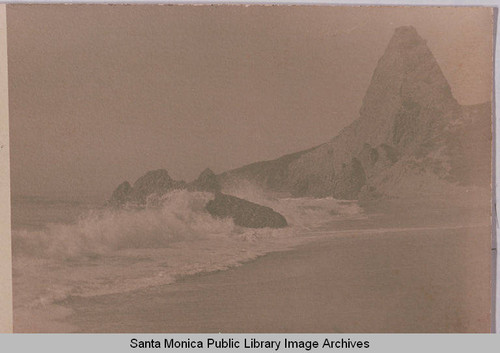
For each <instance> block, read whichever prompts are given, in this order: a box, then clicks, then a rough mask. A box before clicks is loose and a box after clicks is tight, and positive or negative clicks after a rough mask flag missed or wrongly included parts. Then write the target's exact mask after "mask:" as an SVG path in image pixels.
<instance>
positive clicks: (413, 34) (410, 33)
mask: <svg viewBox="0 0 500 353" xmlns="http://www.w3.org/2000/svg"><path fill="white" fill-rule="evenodd" d="M419 44H425V40H423V39H422V37H420V36H419V35H418V33H417V30H416V29H415V27H413V26H401V27H398V28H396V29H395V30H394V35H393V36H392V39H391V41H390V44H389V46H397V47H401V48H404V47H409V46H413V45H419Z"/></svg>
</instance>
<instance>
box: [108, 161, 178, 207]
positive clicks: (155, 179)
mask: <svg viewBox="0 0 500 353" xmlns="http://www.w3.org/2000/svg"><path fill="white" fill-rule="evenodd" d="M185 187H186V183H184V182H183V181H177V180H174V179H172V178H171V177H170V175H168V172H167V171H166V170H165V169H158V170H152V171H149V172H147V173H146V174H144V175H143V176H142V177H140V178H139V179H137V181H136V182H135V183H134V186H133V187H132V186H130V184H129V183H128V182H127V181H125V182H123V183H121V184H120V185H119V186H118V187H117V188H116V189H115V191H113V194H112V195H111V199H110V201H109V202H110V204H112V205H114V206H120V205H123V204H125V203H127V202H131V203H135V204H145V203H146V201H147V199H148V197H149V196H150V195H156V196H161V195H164V194H165V193H167V192H169V191H171V190H174V189H183V188H185Z"/></svg>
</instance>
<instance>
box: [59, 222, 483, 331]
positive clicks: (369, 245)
mask: <svg viewBox="0 0 500 353" xmlns="http://www.w3.org/2000/svg"><path fill="white" fill-rule="evenodd" d="M488 231H489V230H488V228H487V227H483V228H476V229H474V230H473V231H471V229H467V228H456V229H445V228H443V229H428V230H408V231H395V230H392V231H388V232H382V233H379V234H370V233H369V232H367V233H364V234H359V235H356V232H353V233H352V234H347V233H346V234H344V235H342V236H339V237H336V238H334V239H330V240H327V241H319V242H316V243H311V244H308V245H305V246H302V247H299V248H297V249H295V250H292V251H287V252H279V253H272V254H269V255H266V256H263V257H261V258H259V259H257V260H255V261H253V262H251V263H248V264H245V265H244V266H241V267H238V268H233V269H230V270H227V271H221V272H217V273H209V274H202V275H196V276H189V277H186V278H184V279H182V280H180V281H178V282H177V283H175V284H172V285H166V286H161V287H156V288H151V289H147V290H139V291H135V292H130V293H123V294H118V295H104V296H97V297H93V298H71V299H69V300H67V301H66V302H65V303H64V305H65V306H66V307H68V308H71V309H72V310H74V314H73V315H71V316H70V317H68V318H67V319H66V320H67V323H68V324H71V325H70V326H68V327H72V328H73V329H75V328H76V329H75V331H77V332H489V330H490V319H489V315H488V313H489V307H490V303H491V302H490V292H489V290H488V289H487V288H486V287H485V286H484V285H482V284H484V283H486V282H487V281H488V280H489V276H490V273H489V271H484V269H485V268H489V261H490V259H489V258H487V257H481V254H485V253H487V249H485V248H487V247H489V244H487V242H486V241H478V240H479V239H484V240H486V239H488V236H487V234H485V233H488ZM481 233H482V234H481Z"/></svg>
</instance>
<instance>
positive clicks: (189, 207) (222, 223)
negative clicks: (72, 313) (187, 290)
mask: <svg viewBox="0 0 500 353" xmlns="http://www.w3.org/2000/svg"><path fill="white" fill-rule="evenodd" d="M234 194H235V195H236V196H244V197H245V198H246V199H249V200H251V201H254V202H257V203H260V204H263V205H266V206H269V207H272V208H273V209H274V210H276V211H278V212H280V213H281V214H283V215H284V216H285V218H286V219H287V221H288V223H289V227H287V228H283V229H270V228H263V229H248V228H242V227H238V226H236V225H234V223H233V221H232V220H231V219H216V218H213V217H212V216H211V215H210V214H208V213H207V212H206V211H205V205H206V203H207V202H208V201H209V200H210V199H211V198H213V195H212V194H210V193H203V192H188V191H185V190H179V191H174V192H171V193H169V194H167V195H164V196H163V197H162V198H161V199H159V200H151V203H150V205H149V206H148V207H144V208H140V209H138V208H135V207H131V208H128V209H120V210H116V209H98V210H93V211H89V212H86V213H85V214H84V215H82V216H80V218H79V219H78V220H77V221H76V222H75V223H73V224H55V223H52V224H48V225H47V226H46V227H45V228H44V229H39V230H16V231H14V232H13V250H14V263H13V265H14V266H13V269H14V291H15V295H14V297H15V306H16V307H17V308H18V309H19V310H22V308H24V310H30V309H32V308H34V307H38V306H40V305H42V306H44V305H48V304H50V303H53V302H54V301H57V300H63V299H64V298H66V297H67V296H70V295H79V296H89V295H98V294H109V293H118V292H124V291H130V290H134V289H139V288H144V287H149V286H155V285H162V284H168V283H171V282H172V281H174V280H175V279H176V278H177V277H178V276H181V275H188V274H195V273H199V272H209V271H215V270H221V269H226V268H228V267H232V266H238V265H239V264H241V263H242V262H244V261H248V260H251V259H254V258H256V257H258V256H260V255H263V254H265V253H268V252H271V251H280V250H286V249H289V248H290V247H292V246H295V245H298V244H300V243H302V242H304V241H307V240H308V237H310V236H311V234H313V233H310V234H309V235H308V231H310V230H312V229H315V228H318V227H320V226H321V225H322V224H324V223H327V222H329V221H332V220H334V219H336V218H349V217H358V216H359V214H360V209H359V208H358V206H357V205H356V203H354V202H346V201H338V200H334V199H332V198H325V199H312V198H297V199H294V198H276V197H266V196H265V195H264V194H262V193H260V192H257V191H255V190H250V189H247V190H246V191H245V192H243V191H242V190H240V192H239V193H238V192H234Z"/></svg>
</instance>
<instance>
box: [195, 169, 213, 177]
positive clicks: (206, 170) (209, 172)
mask: <svg viewBox="0 0 500 353" xmlns="http://www.w3.org/2000/svg"><path fill="white" fill-rule="evenodd" d="M212 175H215V173H214V172H213V171H212V169H210V168H206V169H205V170H204V171H202V172H201V173H200V176H199V177H198V178H201V177H206V176H212Z"/></svg>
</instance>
